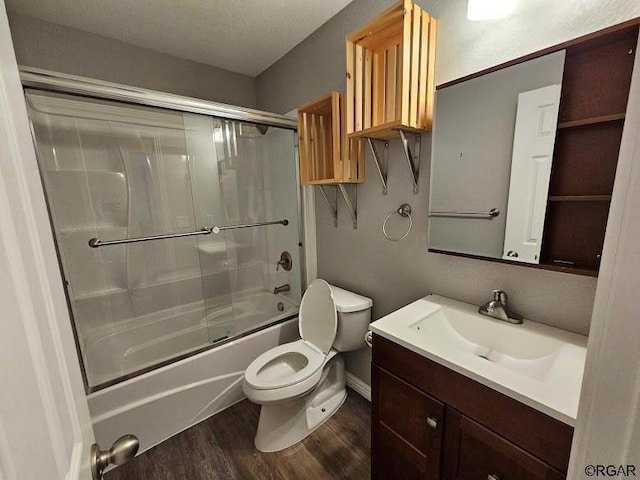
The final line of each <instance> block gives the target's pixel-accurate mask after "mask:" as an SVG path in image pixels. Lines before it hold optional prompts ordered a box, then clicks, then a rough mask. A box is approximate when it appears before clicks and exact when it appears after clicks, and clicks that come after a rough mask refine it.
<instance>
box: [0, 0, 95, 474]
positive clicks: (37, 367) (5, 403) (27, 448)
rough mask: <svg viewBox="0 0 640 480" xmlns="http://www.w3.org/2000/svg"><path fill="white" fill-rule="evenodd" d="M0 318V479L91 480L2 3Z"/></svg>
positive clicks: (75, 376)
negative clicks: (0, 326)
mask: <svg viewBox="0 0 640 480" xmlns="http://www.w3.org/2000/svg"><path fill="white" fill-rule="evenodd" d="M0 312H2V313H1V318H2V333H1V334H0V385H2V390H1V391H0V478H2V479H3V480H13V479H16V480H17V479H20V480H36V479H44V478H46V479H65V478H66V479H70V480H75V479H89V478H91V474H90V472H89V450H90V447H91V444H92V443H93V441H94V437H93V430H92V427H91V419H90V416H89V410H88V407H87V402H86V397H85V391H84V386H83V381H82V377H81V372H80V366H79V363H78V357H77V354H76V348H75V342H74V338H73V334H72V330H71V323H70V321H69V314H68V311H67V305H66V301H65V297H64V293H63V290H62V282H61V280H60V271H59V268H58V261H57V258H56V252H55V248H54V244H53V238H52V235H51V228H50V226H49V218H48V215H47V209H46V205H45V202H44V196H43V192H42V186H41V183H40V178H39V175H38V166H37V163H36V158H35V152H34V148H33V143H32V141H31V135H30V132H29V123H28V120H27V111H26V107H25V102H24V97H23V92H22V86H21V84H20V78H19V73H18V68H17V65H16V60H15V56H14V52H13V45H12V42H11V36H10V32H9V24H8V21H7V14H6V10H5V7H4V3H3V2H0Z"/></svg>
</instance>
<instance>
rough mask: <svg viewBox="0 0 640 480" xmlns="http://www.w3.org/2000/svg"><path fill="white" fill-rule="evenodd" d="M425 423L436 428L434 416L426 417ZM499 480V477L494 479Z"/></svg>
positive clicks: (436, 421)
mask: <svg viewBox="0 0 640 480" xmlns="http://www.w3.org/2000/svg"><path fill="white" fill-rule="evenodd" d="M427 425H429V426H430V427H431V428H433V429H434V430H435V429H437V428H438V419H437V418H436V417H427ZM496 480H499V479H496Z"/></svg>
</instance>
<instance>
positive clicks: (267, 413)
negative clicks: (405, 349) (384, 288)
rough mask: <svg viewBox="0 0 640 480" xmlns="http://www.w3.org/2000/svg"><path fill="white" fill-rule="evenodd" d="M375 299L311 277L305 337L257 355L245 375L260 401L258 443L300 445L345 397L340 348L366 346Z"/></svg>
mask: <svg viewBox="0 0 640 480" xmlns="http://www.w3.org/2000/svg"><path fill="white" fill-rule="evenodd" d="M372 304H373V302H372V301H371V299H369V298H366V297H363V296H361V295H357V294H355V293H352V292H349V291H347V290H343V289H341V288H338V287H334V286H331V285H329V284H328V283H327V282H325V281H324V280H314V281H313V282H311V284H310V285H309V287H308V288H307V291H306V292H305V294H304V296H303V297H302V302H301V304H300V314H299V321H298V325H299V331H300V337H301V338H300V340H297V341H295V342H291V343H285V344H284V345H279V346H277V347H275V348H272V349H271V350H268V351H267V352H265V353H263V354H262V355H260V356H259V357H257V358H256V359H255V360H254V361H253V362H251V364H250V365H249V367H248V368H247V370H246V372H245V375H244V383H243V389H244V392H245V394H246V395H247V398H248V399H249V400H250V401H252V402H254V403H257V404H259V405H261V406H262V407H261V410H260V420H259V422H258V430H257V432H256V437H255V441H254V443H255V446H256V448H257V449H258V450H260V451H262V452H275V451H278V450H282V449H284V448H287V447H290V446H292V445H295V444H296V443H298V442H299V441H301V440H303V439H304V438H306V437H307V436H308V435H309V434H310V433H311V432H313V431H314V430H315V429H316V428H318V427H319V426H320V425H322V424H323V423H324V422H325V421H326V420H328V419H329V418H330V417H331V415H333V414H334V413H335V412H336V411H337V410H338V409H339V408H340V406H341V405H342V403H343V402H344V400H345V398H346V396H347V391H346V385H345V371H344V361H343V359H342V357H341V356H340V354H339V352H346V351H350V350H356V349H358V348H362V347H363V346H364V345H365V344H364V336H365V333H366V331H367V329H368V327H369V320H370V319H371V306H372Z"/></svg>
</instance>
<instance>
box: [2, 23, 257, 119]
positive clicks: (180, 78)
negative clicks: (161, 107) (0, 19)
mask: <svg viewBox="0 0 640 480" xmlns="http://www.w3.org/2000/svg"><path fill="white" fill-rule="evenodd" d="M9 25H10V27H11V35H12V37H13V44H14V48H15V52H16V57H17V59H18V63H19V64H21V65H26V66H29V67H38V68H45V69H48V70H55V71H58V72H64V73H70V74H74V75H80V76H84V77H90V78H96V79H100V80H106V81H109V82H116V83H123V84H126V85H133V86H137V87H143V88H149V89H152V90H159V91H162V92H169V93H176V94H178V95H185V96H189V97H197V98H202V99H205V100H213V101H217V102H224V103H229V104H232V105H239V106H244V107H255V106H256V91H255V79H254V78H252V77H248V76H246V75H241V74H239V73H233V72H229V71H227V70H223V69H221V68H217V67H213V66H210V65H205V64H202V63H197V62H193V61H190V60H185V59H181V58H177V57H172V56H170V55H166V54H164V53H159V52H156V51H153V50H149V49H146V48H141V47H137V46H135V45H131V44H128V43H124V42H120V41H118V40H113V39H110V38H106V37H102V36H100V35H95V34H93V33H88V32H83V31H81V30H76V29H74V28H69V27H64V26H62V25H56V24H53V23H49V22H43V21H42V20H37V19H35V18H31V17H26V16H23V15H17V14H12V13H9Z"/></svg>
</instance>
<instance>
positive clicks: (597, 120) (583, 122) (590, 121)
mask: <svg viewBox="0 0 640 480" xmlns="http://www.w3.org/2000/svg"><path fill="white" fill-rule="evenodd" d="M624 118H625V114H624V113H616V114H614V115H603V116H600V117H591V118H583V119H580V120H571V121H570V122H561V123H558V130H561V129H563V128H576V127H584V126H588V125H598V124H601V123H609V122H619V121H622V120H624Z"/></svg>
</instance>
